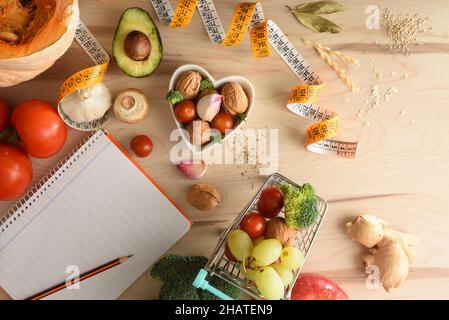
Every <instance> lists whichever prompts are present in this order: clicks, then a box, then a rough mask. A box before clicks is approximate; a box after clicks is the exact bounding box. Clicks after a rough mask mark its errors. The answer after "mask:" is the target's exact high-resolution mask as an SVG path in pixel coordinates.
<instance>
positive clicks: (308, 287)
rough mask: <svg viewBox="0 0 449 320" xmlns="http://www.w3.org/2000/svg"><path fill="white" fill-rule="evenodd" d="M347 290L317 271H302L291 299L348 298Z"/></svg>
mask: <svg viewBox="0 0 449 320" xmlns="http://www.w3.org/2000/svg"><path fill="white" fill-rule="evenodd" d="M348 299H349V297H348V295H347V294H346V292H344V291H343V289H342V288H340V286H339V285H338V284H336V283H335V282H334V281H332V280H331V279H328V278H326V277H324V276H322V275H319V274H316V273H300V274H299V276H298V279H297V280H296V282H295V285H294V286H293V290H292V296H291V300H348Z"/></svg>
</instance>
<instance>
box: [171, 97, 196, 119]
mask: <svg viewBox="0 0 449 320" xmlns="http://www.w3.org/2000/svg"><path fill="white" fill-rule="evenodd" d="M175 117H176V119H177V120H178V121H179V122H182V123H188V122H191V121H193V120H195V118H196V107H195V104H194V103H193V102H192V101H190V100H184V101H182V102H180V103H178V104H177V105H176V106H175Z"/></svg>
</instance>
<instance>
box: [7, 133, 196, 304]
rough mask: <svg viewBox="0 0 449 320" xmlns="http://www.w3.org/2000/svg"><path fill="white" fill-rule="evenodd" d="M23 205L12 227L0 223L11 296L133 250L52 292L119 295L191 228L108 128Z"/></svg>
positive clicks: (82, 296)
mask: <svg viewBox="0 0 449 320" xmlns="http://www.w3.org/2000/svg"><path fill="white" fill-rule="evenodd" d="M22 208H23V213H22V210H18V212H17V214H16V215H15V218H16V219H15V220H14V218H11V219H10V221H8V222H7V225H8V228H6V227H5V224H4V225H2V227H1V228H0V286H1V287H2V288H3V289H4V290H6V292H8V293H9V295H11V297H12V298H14V299H25V298H28V297H30V296H32V295H34V294H36V293H38V292H40V291H42V290H45V289H47V288H49V287H52V286H54V285H56V284H58V283H60V282H63V281H65V280H66V279H67V278H68V277H69V276H70V275H71V273H72V272H73V270H67V267H68V266H70V265H74V266H78V267H79V270H80V273H83V272H86V271H89V270H91V269H93V268H96V267H98V266H100V265H102V264H104V263H106V262H109V261H111V260H113V259H115V258H118V257H121V256H127V255H130V254H133V255H134V256H133V257H132V258H131V259H130V260H128V261H127V262H126V263H124V264H121V265H118V266H116V267H114V268H112V269H109V270H107V271H105V272H103V273H101V274H98V275H95V276H93V277H91V278H89V279H87V280H84V281H82V282H80V283H79V285H80V288H79V289H71V290H70V289H67V288H66V289H64V290H62V291H60V292H58V293H55V294H53V295H50V296H48V299H115V298H117V297H118V296H119V295H120V294H121V293H123V291H124V290H126V289H127V288H128V287H129V286H130V285H131V284H132V283H133V282H134V281H135V280H136V279H137V278H138V277H139V276H140V275H141V274H142V273H144V272H145V271H146V270H147V269H148V268H149V267H150V266H151V265H152V264H153V263H155V262H156V261H157V260H158V259H159V258H160V257H161V256H162V255H163V254H164V253H165V252H166V251H167V250H168V249H169V248H170V247H171V246H173V244H174V243H175V242H176V241H177V240H179V239H180V238H181V236H182V235H184V234H185V233H186V232H187V231H188V229H189V227H190V222H189V220H188V219H187V218H186V217H185V216H183V214H182V213H181V212H180V211H179V210H178V209H177V208H176V207H175V206H174V205H173V204H172V203H171V202H170V201H169V200H168V199H167V198H166V197H165V196H164V195H163V194H162V193H161V192H160V191H159V190H158V188H157V187H156V186H155V185H154V184H153V183H152V182H151V181H150V180H149V179H148V178H147V177H146V176H145V175H144V174H143V173H142V172H141V171H140V170H139V169H138V168H137V167H136V166H135V165H134V164H133V163H132V162H131V161H130V160H129V159H128V158H127V157H126V156H125V155H124V154H123V153H122V152H121V151H120V150H119V149H118V148H117V147H116V146H115V145H114V143H112V142H111V140H110V139H109V138H108V137H107V136H106V134H105V133H104V132H103V131H98V132H97V133H95V134H94V135H93V136H92V137H91V138H90V139H89V140H88V142H87V143H85V144H84V146H83V147H82V148H81V149H79V150H78V151H77V152H76V153H75V154H74V155H73V156H72V157H70V159H69V160H68V161H67V163H66V165H64V166H63V167H61V168H60V169H59V170H58V171H57V172H56V173H55V174H54V175H53V178H52V179H50V180H49V181H48V183H46V184H45V185H44V186H42V187H41V188H40V189H39V190H37V192H35V193H34V195H33V196H32V197H31V198H30V199H29V200H28V202H27V204H26V205H24V206H22ZM19 214H20V216H18V215H19ZM2 229H3V230H4V231H3V232H2V231H1V230H2ZM66 271H67V272H68V273H66Z"/></svg>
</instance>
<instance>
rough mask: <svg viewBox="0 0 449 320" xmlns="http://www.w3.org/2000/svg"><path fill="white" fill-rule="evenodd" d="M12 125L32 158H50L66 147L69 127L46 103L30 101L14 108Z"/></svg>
mask: <svg viewBox="0 0 449 320" xmlns="http://www.w3.org/2000/svg"><path fill="white" fill-rule="evenodd" d="M11 124H12V126H13V127H14V128H15V129H16V131H17V133H18V135H19V137H20V139H21V140H22V146H23V147H24V149H25V150H26V151H27V152H28V153H29V155H30V156H33V157H36V158H48V157H51V156H53V155H55V154H56V153H57V152H58V151H59V150H61V148H62V147H63V146H64V143H65V141H66V139H67V126H66V125H65V123H64V122H63V121H62V119H61V118H60V117H59V115H58V112H57V111H56V109H55V108H53V106H52V105H51V104H49V103H47V102H45V101H40V100H29V101H25V102H23V103H21V104H19V105H18V106H17V107H15V108H14V110H13V112H12V116H11Z"/></svg>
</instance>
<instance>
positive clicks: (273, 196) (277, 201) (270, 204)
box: [257, 187, 284, 218]
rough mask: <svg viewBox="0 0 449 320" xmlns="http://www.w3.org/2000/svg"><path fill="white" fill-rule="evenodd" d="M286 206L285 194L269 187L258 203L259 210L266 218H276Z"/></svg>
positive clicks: (276, 188)
mask: <svg viewBox="0 0 449 320" xmlns="http://www.w3.org/2000/svg"><path fill="white" fill-rule="evenodd" d="M283 206H284V194H283V193H282V191H281V189H279V188H278V187H268V188H266V189H265V190H263V191H262V194H261V195H260V199H259V201H258V202H257V210H259V213H260V214H261V215H263V216H264V217H265V218H274V217H276V216H277V215H278V214H279V212H281V210H282V207H283Z"/></svg>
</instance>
